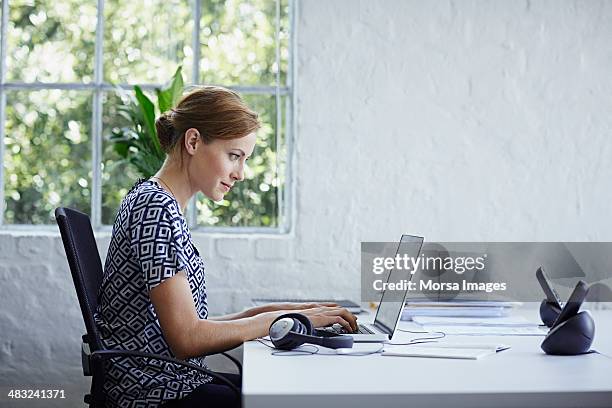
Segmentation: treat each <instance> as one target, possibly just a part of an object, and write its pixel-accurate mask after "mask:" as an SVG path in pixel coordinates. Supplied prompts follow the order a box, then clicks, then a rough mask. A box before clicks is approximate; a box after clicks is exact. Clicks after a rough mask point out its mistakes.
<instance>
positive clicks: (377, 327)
mask: <svg viewBox="0 0 612 408" xmlns="http://www.w3.org/2000/svg"><path fill="white" fill-rule="evenodd" d="M423 240H424V238H423V237H418V236H414V235H402V238H401V240H400V242H399V244H398V246H397V251H396V253H395V255H397V254H399V253H400V251H401V255H404V254H406V255H408V256H409V257H411V258H417V257H418V256H419V255H420V253H421V248H422V247H423ZM404 279H405V280H408V281H410V280H411V279H412V274H411V273H410V271H409V270H404V269H401V270H398V269H393V270H391V272H390V273H389V277H388V278H387V282H400V281H401V280H404ZM407 294H408V287H407V285H406V289H405V290H404V291H401V292H400V291H388V290H385V291H384V292H383V294H382V297H381V298H380V303H379V304H378V309H377V310H376V317H375V318H374V323H372V324H362V323H360V324H359V325H358V326H359V327H358V328H357V330H356V331H355V332H353V333H349V332H347V331H346V329H344V328H343V327H342V326H340V325H333V326H330V327H326V328H323V329H319V330H325V331H329V332H332V333H337V334H344V335H347V336H351V337H353V341H354V342H358V343H380V342H384V341H388V340H391V338H392V337H393V334H394V333H395V329H396V328H397V324H398V323H399V321H400V317H401V315H402V310H403V308H404V302H405V301H406V296H407Z"/></svg>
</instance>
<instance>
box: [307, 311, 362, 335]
mask: <svg viewBox="0 0 612 408" xmlns="http://www.w3.org/2000/svg"><path fill="white" fill-rule="evenodd" d="M298 312H299V313H301V314H303V315H306V316H307V317H308V318H309V319H310V321H311V322H312V325H313V326H314V327H325V326H331V325H332V324H336V323H338V324H340V325H342V327H344V328H345V329H346V330H348V331H349V332H353V331H355V330H356V329H357V317H356V316H355V315H354V314H352V313H351V312H349V311H348V310H346V309H345V308H343V307H339V306H335V307H334V306H322V307H313V308H310V309H303V310H299V311H298Z"/></svg>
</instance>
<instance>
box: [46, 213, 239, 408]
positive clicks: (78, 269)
mask: <svg viewBox="0 0 612 408" xmlns="http://www.w3.org/2000/svg"><path fill="white" fill-rule="evenodd" d="M55 219H56V220H57V225H58V226H59V230H60V233H61V235H62V241H63V243H64V249H65V250H66V257H67V258H68V264H69V265H70V272H71V273H72V280H73V281H74V287H75V289H76V292H77V297H78V298H79V305H80V306H81V312H82V313H83V320H85V328H86V330H87V334H84V335H83V344H82V346H81V357H82V364H83V375H85V376H91V377H92V379H91V391H90V392H91V394H87V395H85V403H87V404H89V405H90V406H91V407H103V406H104V401H105V395H104V390H103V384H104V374H105V362H106V361H107V360H109V359H111V358H122V357H123V358H125V357H142V358H149V359H154V360H161V361H167V362H172V363H175V364H179V365H181V366H185V367H189V368H191V369H193V370H196V371H200V372H202V373H205V374H207V375H209V376H211V377H213V378H215V379H217V380H219V381H221V382H223V383H224V384H227V385H228V386H229V387H230V388H231V389H232V390H233V391H234V392H235V393H236V394H237V396H238V398H240V390H239V389H238V388H237V387H236V386H235V385H234V383H232V382H231V381H230V380H228V379H227V378H226V377H224V376H223V375H221V374H219V373H216V372H214V371H210V370H207V369H204V368H202V367H199V366H197V365H195V364H191V363H188V362H186V361H182V360H178V359H175V358H171V357H166V356H161V355H157V354H150V353H143V352H140V351H133V350H107V349H104V347H103V346H102V342H101V340H100V333H99V332H98V329H97V327H96V324H95V321H94V312H95V310H96V307H97V306H98V291H99V289H100V286H101V284H102V262H101V261H100V253H99V252H98V247H97V245H96V241H95V239H94V234H93V230H92V228H91V222H90V220H89V217H88V216H87V215H86V214H83V213H81V212H79V211H76V210H73V209H70V208H63V207H60V208H56V209H55ZM221 354H223V355H224V356H225V357H227V358H229V359H230V360H231V361H232V362H233V363H234V364H235V365H236V367H238V371H239V372H240V374H241V375H242V366H241V365H240V363H239V362H238V360H236V359H235V358H234V357H232V356H230V355H228V354H226V353H221Z"/></svg>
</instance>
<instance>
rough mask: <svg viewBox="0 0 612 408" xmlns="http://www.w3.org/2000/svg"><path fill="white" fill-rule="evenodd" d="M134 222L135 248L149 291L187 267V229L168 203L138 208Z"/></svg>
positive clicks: (135, 254) (133, 248)
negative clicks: (166, 204) (139, 209)
mask: <svg viewBox="0 0 612 408" xmlns="http://www.w3.org/2000/svg"><path fill="white" fill-rule="evenodd" d="M135 215H136V216H135V217H134V218H133V220H132V225H131V228H130V229H131V250H132V253H133V254H134V256H135V258H136V260H137V262H138V264H139V265H140V268H141V271H142V276H143V279H144V282H145V285H146V287H147V290H148V291H151V289H153V288H154V287H156V286H157V285H159V284H160V283H162V282H163V281H164V280H166V279H168V278H171V277H173V276H174V275H175V274H176V273H177V272H178V271H180V270H185V269H186V267H187V261H186V257H185V253H184V252H185V243H186V242H187V240H188V238H187V231H185V230H184V228H183V226H182V223H181V222H180V217H178V216H174V215H173V214H172V211H171V210H170V209H169V208H168V206H163V205H156V204H152V205H149V206H147V207H146V208H144V209H143V210H142V211H138V212H137V213H136V214H135Z"/></svg>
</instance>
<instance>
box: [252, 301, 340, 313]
mask: <svg viewBox="0 0 612 408" xmlns="http://www.w3.org/2000/svg"><path fill="white" fill-rule="evenodd" d="M323 306H328V307H338V304H337V303H333V302H321V303H289V302H283V303H268V304H266V305H261V306H257V307H254V308H251V309H249V310H248V311H247V313H249V315H250V316H255V315H258V314H260V313H265V312H276V311H279V310H296V311H299V310H304V309H313V308H316V307H323Z"/></svg>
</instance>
